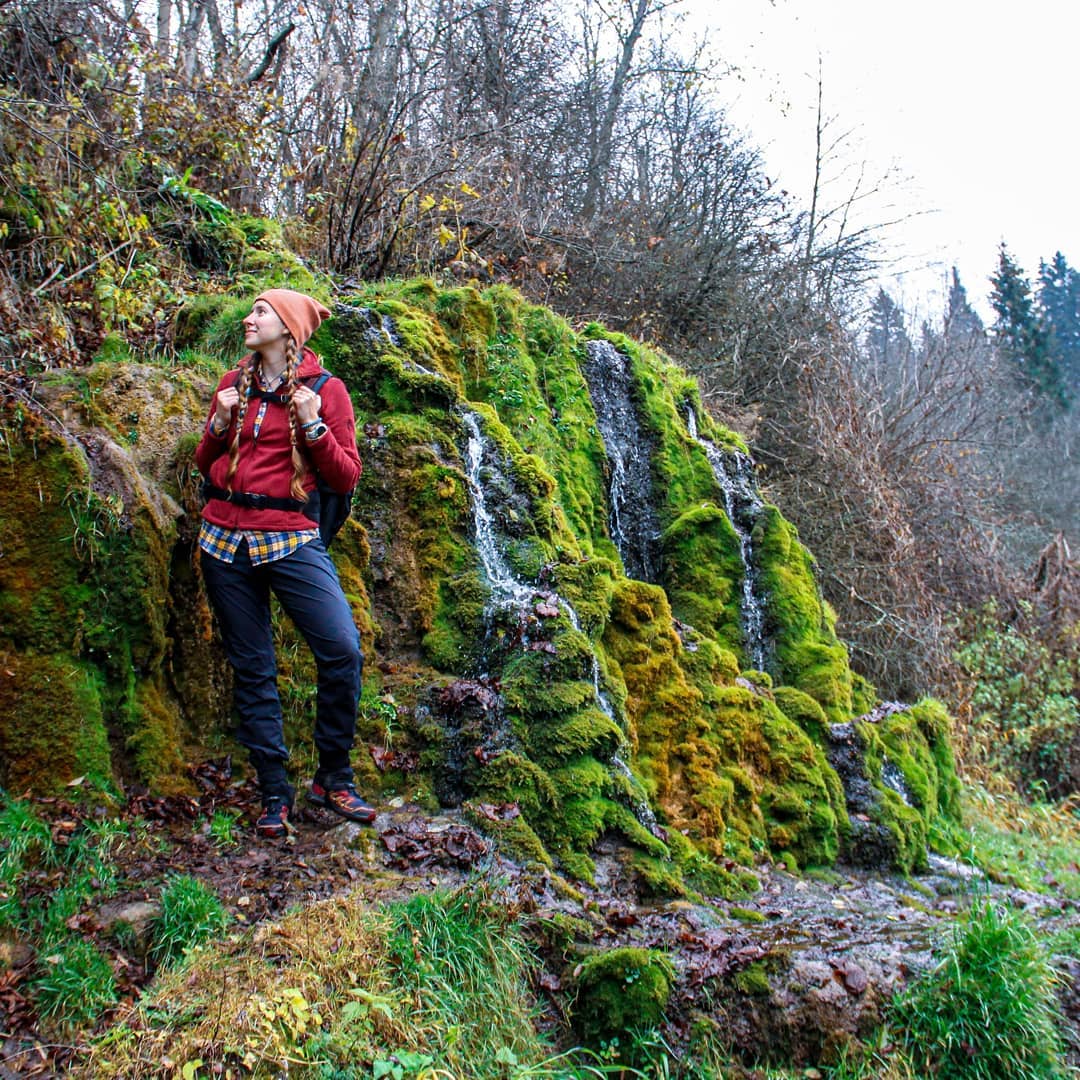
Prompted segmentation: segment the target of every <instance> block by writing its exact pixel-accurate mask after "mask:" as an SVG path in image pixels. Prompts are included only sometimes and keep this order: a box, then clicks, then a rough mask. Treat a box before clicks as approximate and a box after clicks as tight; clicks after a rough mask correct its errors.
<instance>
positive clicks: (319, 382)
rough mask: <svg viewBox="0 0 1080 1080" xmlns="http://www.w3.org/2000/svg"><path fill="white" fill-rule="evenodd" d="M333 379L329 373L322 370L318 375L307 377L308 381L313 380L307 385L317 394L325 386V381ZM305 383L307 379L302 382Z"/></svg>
mask: <svg viewBox="0 0 1080 1080" xmlns="http://www.w3.org/2000/svg"><path fill="white" fill-rule="evenodd" d="M333 377H334V376H333V375H331V374H330V372H329V371H327V370H326V368H322V369H321V370H320V371H319V374H318V375H309V376H308V379H314V380H315V381H314V382H311V383H308V385H309V386H310V387H311V389H312V390H313V391H314V392H315V393H316V394H317V393H318V392H319V391H320V390H321V389H322V388H323V387H324V386H325V385H326V383H327V381H328V380H329V379H332V378H333ZM307 381H308V380H307V379H305V380H304V382H307Z"/></svg>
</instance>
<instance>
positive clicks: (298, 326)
mask: <svg viewBox="0 0 1080 1080" xmlns="http://www.w3.org/2000/svg"><path fill="white" fill-rule="evenodd" d="M255 299H256V300H265V301H266V302H267V303H268V304H269V305H270V306H271V307H272V308H273V309H274V311H275V312H276V313H277V317H278V318H279V319H280V320H281V321H282V322H283V323H284V324H285V328H286V329H287V330H288V331H289V333H290V334H292V339H293V341H295V342H296V347H297V348H298V349H299V348H300V347H301V346H302V345H303V344H304V342H305V341H307V339H308V338H309V337H311V335H312V334H314V333H315V330H316V328H317V327H318V325H319V323H321V322H322V321H323V319H325V318H326V317H327V316H328V315H329V314H330V311H329V309H327V308H325V307H323V305H322V304H320V303H319V301H318V300H313V299H312V298H311V297H310V296H305V295H304V293H299V292H293V290H292V289H267V291H266V292H264V293H259V295H258V296H256V297H255Z"/></svg>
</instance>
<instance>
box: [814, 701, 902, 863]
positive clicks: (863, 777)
mask: <svg viewBox="0 0 1080 1080" xmlns="http://www.w3.org/2000/svg"><path fill="white" fill-rule="evenodd" d="M826 734H827V739H828V741H827V743H826V747H825V750H826V755H827V757H828V759H829V764H830V765H831V766H832V767H833V768H834V769H835V770H836V773H837V775H838V776H839V777H840V782H841V784H843V786H844V799H845V801H846V802H847V809H848V816H849V817H850V818H851V835H850V837H849V839H848V843H847V848H846V850H845V852H844V855H845V858H847V859H848V860H849V861H850V862H852V863H854V864H855V865H856V866H863V867H867V868H868V869H881V870H886V869H888V868H889V867H891V866H893V865H894V863H895V861H896V854H897V852H896V838H895V837H894V836H893V834H892V833H891V832H890V831H889V829H888V828H886V826H885V825H883V824H882V823H881V822H879V821H876V820H875V817H876V814H877V810H878V802H879V799H880V796H879V795H878V792H877V790H876V789H875V788H874V785H873V784H872V783H871V781H870V776H869V774H868V772H867V769H866V747H865V744H864V742H863V740H862V737H861V736H860V734H859V729H858V727H857V726H856V724H855V722H854V721H852V722H849V723H846V724H832V725H831V726H830V727H828V728H827V729H826Z"/></svg>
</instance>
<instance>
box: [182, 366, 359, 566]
mask: <svg viewBox="0 0 1080 1080" xmlns="http://www.w3.org/2000/svg"><path fill="white" fill-rule="evenodd" d="M329 378H331V375H330V372H329V371H326V370H325V369H323V370H321V371H320V372H319V374H318V375H316V376H314V381H310V380H309V379H304V380H303V382H305V383H307V385H308V386H310V387H311V389H312V390H313V391H314V392H315V393H316V394H317V393H318V392H319V391H320V390H321V389H322V388H323V386H324V385H325V384H326V380H327V379H329ZM239 380H240V376H239V375H237V377H236V379H235V380H234V381H233V382H231V383H227V384H226V385H227V386H235V385H236V383H237V382H239ZM250 396H251V397H259V398H264V399H265V400H267V401H275V402H277V403H278V404H279V405H285V404H287V402H286V400H285V396H284V395H283V394H277V393H274V392H273V391H271V390H259V389H257V388H255V387H252V389H251V391H250ZM353 490H354V489H350V490H349V491H346V492H344V493H343V492H340V491H335V490H334V489H333V488H332V487H331V486H330V485H329V484H328V483H327V482H326V481H325V480H324V479H323V478H322V476H321V475H320V473H319V471H318V469H316V470H315V490H314V491H313V492H311V494H310V495H308V498H307V501H306V502H298V501H297V500H296V499H278V498H275V497H273V496H271V495H256V494H252V493H250V492H242V491H234V492H231V493H230V492H228V491H225V490H224V489H223V488H219V487H215V486H214V485H213V484H211V483H210V481H209V480H204V481H203V496H204V497H205V498H207V499H224V500H225V501H226V502H231V503H233V504H234V505H236V506H249V507H253V508H255V509H266V510H300V511H302V512H303V514H304V516H305V517H309V518H311V520H312V521H314V522H316V523H317V524H318V526H319V536H320V538H321V539H322V542H323V544H324V545H325V546H326V547H327V548H329V547H330V544H331V543H332V542H333V539H334V537H335V536H337V534H338V533H339V532H340V530H341V526H342V525H344V524H345V522H346V521H347V520H348V518H349V516H350V514H351V513H352V497H353Z"/></svg>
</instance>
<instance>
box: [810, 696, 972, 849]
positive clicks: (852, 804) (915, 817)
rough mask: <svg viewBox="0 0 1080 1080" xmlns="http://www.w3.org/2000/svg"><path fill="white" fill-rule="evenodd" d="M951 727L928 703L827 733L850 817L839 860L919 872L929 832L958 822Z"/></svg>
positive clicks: (889, 710)
mask: <svg viewBox="0 0 1080 1080" xmlns="http://www.w3.org/2000/svg"><path fill="white" fill-rule="evenodd" d="M950 726H951V725H950V720H949V716H948V713H947V712H946V710H945V708H944V706H943V705H942V704H941V703H940V702H938V701H935V700H933V699H932V698H927V699H924V700H923V701H920V702H919V703H918V704H917V705H914V706H911V707H910V708H904V707H898V706H894V705H890V706H882V707H879V708H878V709H877V710H875V711H874V712H872V713H869V714H867V715H865V716H863V717H860V718H859V719H857V720H854V721H851V722H849V723H844V724H835V725H833V726H832V727H831V728H830V729H829V732H828V743H829V750H828V753H829V759H830V761H831V762H832V763H833V766H834V767H835V769H836V771H837V774H838V775H839V777H840V779H841V782H842V783H843V786H844V792H845V795H846V799H847V804H848V807H849V809H850V811H851V829H850V832H849V834H848V838H847V844H846V851H845V854H846V855H847V856H848V857H849V858H850V859H852V860H853V861H854V862H857V863H860V864H863V865H866V866H871V867H877V868H888V867H895V868H898V869H901V870H904V871H911V870H919V869H924V868H925V866H926V854H927V844H928V841H929V838H930V836H931V834H932V831H933V830H935V829H940V830H941V831H942V832H945V833H947V832H948V831H949V828H950V826H951V824H952V823H954V822H956V821H957V820H958V819H959V812H960V810H959V782H958V780H957V776H956V765H955V762H954V759H953V753H952V747H951V743H950V741H949V733H950Z"/></svg>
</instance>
